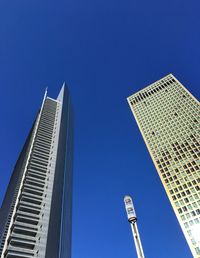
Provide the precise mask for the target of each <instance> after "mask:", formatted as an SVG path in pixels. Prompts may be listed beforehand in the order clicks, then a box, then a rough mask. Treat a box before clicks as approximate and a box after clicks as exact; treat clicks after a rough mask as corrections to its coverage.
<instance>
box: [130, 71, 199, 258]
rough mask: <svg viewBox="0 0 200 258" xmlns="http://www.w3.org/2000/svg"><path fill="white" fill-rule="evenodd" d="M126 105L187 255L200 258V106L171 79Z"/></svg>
mask: <svg viewBox="0 0 200 258" xmlns="http://www.w3.org/2000/svg"><path fill="white" fill-rule="evenodd" d="M127 100H128V103H129V106H130V108H131V111H132V113H133V115H134V117H135V120H136V122H137V125H138V127H139V129H140V132H141V134H142V136H143V139H144V141H145V144H146V146H147V148H148V150H149V153H150V155H151V158H152V160H153V162H154V165H155V167H156V169H157V172H158V175H159V177H160V179H161V181H162V184H163V186H164V188H165V190H166V193H167V195H168V198H169V200H170V202H171V205H172V207H173V210H174V212H175V214H176V216H177V219H178V221H179V223H180V226H181V228H182V230H183V233H184V235H185V237H186V240H187V242H188V244H189V247H190V249H191V252H192V254H193V256H194V257H195V258H200V105H199V101H198V100H197V99H196V98H195V97H194V96H193V95H192V94H191V93H190V92H189V91H188V90H187V89H186V88H185V87H184V86H183V85H182V84H181V83H180V82H179V81H178V80H177V79H176V78H175V77H174V76H173V75H172V74H169V75H167V76H166V77H164V78H162V79H161V80H159V81H156V82H155V83H153V84H151V85H149V86H147V87H146V88H144V89H142V90H140V91H138V92H136V93H135V94H133V95H132V96H130V97H128V98H127ZM147 170H148V168H147Z"/></svg>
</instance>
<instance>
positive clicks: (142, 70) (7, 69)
mask: <svg viewBox="0 0 200 258" xmlns="http://www.w3.org/2000/svg"><path fill="white" fill-rule="evenodd" d="M199 7H200V4H199V1H193V0H191V1H186V0H168V1H160V0H152V1H147V0H123V1H122V0H57V1H55V0H54V1H53V0H48V1H44V0H40V1H39V0H34V1H33V0H18V1H13V0H1V1H0V87H1V101H0V110H1V127H0V142H1V163H0V200H2V198H3V195H4V192H5V189H6V186H7V183H8V180H9V177H10V174H11V171H12V169H13V166H14V164H15V161H16V159H17V157H18V154H19V152H20V149H21V147H22V146H23V143H24V141H25V138H26V136H27V133H28V131H29V129H30V127H31V125H32V122H33V119H34V117H35V115H36V112H37V110H38V108H39V106H40V104H41V101H42V97H43V94H44V91H45V87H46V86H48V88H49V95H50V96H51V97H56V96H57V94H58V92H59V89H60V87H61V85H62V83H63V81H66V83H67V84H68V85H69V88H70V92H71V95H72V101H73V106H74V113H75V144H74V145H75V156H74V199H73V201H74V203H73V208H74V209H73V249H72V258H94V257H95V258H122V257H123V258H133V257H136V253H135V250H134V245H133V240H132V236H131V230H130V227H129V225H128V222H127V220H126V214H125V210H124V204H123V197H124V195H125V194H131V195H132V196H133V199H134V203H135V206H136V211H137V214H138V217H139V220H138V226H139V230H140V234H141V239H142V242H143V247H144V252H145V255H146V257H147V258H148V257H149V258H150V257H157V258H169V257H170V258H190V257H192V255H191V253H190V251H189V248H188V246H187V244H186V241H185V239H184V236H183V234H182V232H181V230H180V227H179V225H178V222H177V220H176V218H175V215H174V213H173V211H172V208H171V206H170V204H169V201H168V199H167V197H166V194H165V192H164V189H163V187H162V185H161V182H160V179H159V178H158V175H157V172H156V170H155V168H154V166H153V163H152V161H151V159H150V156H149V154H148V152H147V149H146V147H145V144H144V142H143V140H142V137H141V135H140V133H139V130H138V128H137V126H136V123H135V121H134V119H133V117H132V114H131V112H130V110H129V107H128V104H127V102H126V97H127V96H129V95H131V94H133V93H134V92H136V91H137V90H139V89H141V88H143V87H144V86H146V85H148V84H150V83H152V82H154V81H155V80H158V79H160V78H161V77H162V76H165V75H167V74H168V73H173V74H174V75H175V76H176V77H177V78H178V79H179V80H180V81H181V82H182V83H183V84H184V85H185V86H186V87H187V88H188V90H190V91H191V92H192V93H193V94H194V95H195V96H196V97H197V98H199V81H200V71H199V60H200V48H199V45H200V34H199V27H200V19H199Z"/></svg>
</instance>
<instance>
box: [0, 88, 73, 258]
mask: <svg viewBox="0 0 200 258" xmlns="http://www.w3.org/2000/svg"><path fill="white" fill-rule="evenodd" d="M72 155H73V121H72V108H71V100H70V96H69V92H68V90H67V88H66V87H65V85H63V87H62V89H61V91H60V93H59V95H58V97H57V99H52V98H50V97H48V96H47V92H46V93H45V96H44V99H43V102H42V106H41V108H40V111H39V113H38V115H37V117H36V119H35V121H34V123H33V126H32V129H31V131H30V133H29V135H28V137H27V140H26V142H25V144H24V147H23V149H22V151H21V154H20V156H19V158H18V160H17V163H16V165H15V167H14V170H13V173H12V176H11V179H10V182H9V185H8V188H7V191H6V194H5V198H4V200H3V204H2V207H1V209H0V244H1V245H0V257H1V258H17V257H19V258H22V257H24V258H31V257H32V258H35V257H38V258H55V257H56V258H70V257H71V217H72V158H73V157H72Z"/></svg>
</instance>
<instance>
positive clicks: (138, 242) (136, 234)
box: [124, 196, 145, 258]
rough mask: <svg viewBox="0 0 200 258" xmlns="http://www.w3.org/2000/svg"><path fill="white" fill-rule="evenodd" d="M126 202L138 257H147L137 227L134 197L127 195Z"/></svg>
mask: <svg viewBox="0 0 200 258" xmlns="http://www.w3.org/2000/svg"><path fill="white" fill-rule="evenodd" d="M124 203H125V208H126V212H127V217H128V221H129V223H130V224H131V229H132V233H133V238H134V242H135V247H136V252H137V256H138V258H145V257H144V252H143V248H142V243H141V240H140V235H139V231H138V228H137V216H136V213H135V209H134V206H133V201H132V198H131V197H130V196H125V197H124Z"/></svg>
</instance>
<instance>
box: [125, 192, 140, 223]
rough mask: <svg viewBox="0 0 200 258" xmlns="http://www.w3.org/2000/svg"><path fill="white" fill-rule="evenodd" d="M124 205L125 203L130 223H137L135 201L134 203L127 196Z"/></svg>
mask: <svg viewBox="0 0 200 258" xmlns="http://www.w3.org/2000/svg"><path fill="white" fill-rule="evenodd" d="M124 203H125V208H126V213H127V217H128V221H129V222H130V223H132V222H135V221H136V220H137V217H136V213H135V209H134V206H133V201H132V198H131V196H129V195H126V196H125V197H124Z"/></svg>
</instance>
